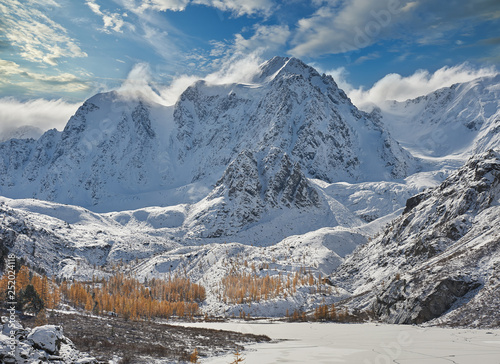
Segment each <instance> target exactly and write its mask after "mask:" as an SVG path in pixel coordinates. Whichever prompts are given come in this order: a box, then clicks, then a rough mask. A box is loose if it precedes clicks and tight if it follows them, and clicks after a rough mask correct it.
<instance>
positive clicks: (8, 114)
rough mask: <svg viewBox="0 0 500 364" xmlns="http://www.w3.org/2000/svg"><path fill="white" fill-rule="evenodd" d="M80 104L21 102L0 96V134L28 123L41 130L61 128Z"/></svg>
mask: <svg viewBox="0 0 500 364" xmlns="http://www.w3.org/2000/svg"><path fill="white" fill-rule="evenodd" d="M80 105H81V104H79V103H76V104H73V103H68V102H65V101H63V100H45V99H35V100H29V101H24V102H23V101H20V100H17V99H15V98H11V97H6V98H0V120H2V122H1V123H0V136H1V134H2V133H5V132H9V131H11V130H14V129H17V128H19V127H22V126H28V125H30V126H35V127H38V128H40V129H42V130H43V131H46V130H49V129H52V128H56V129H58V130H62V129H63V128H64V126H65V125H66V123H67V122H68V120H69V118H70V117H71V115H73V114H74V113H75V112H76V110H77V109H78V107H79V106H80ZM0 139H2V138H1V137H0Z"/></svg>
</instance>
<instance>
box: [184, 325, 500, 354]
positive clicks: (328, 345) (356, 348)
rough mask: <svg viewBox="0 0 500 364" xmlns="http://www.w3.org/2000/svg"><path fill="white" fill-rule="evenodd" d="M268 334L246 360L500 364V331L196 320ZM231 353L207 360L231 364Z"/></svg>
mask: <svg viewBox="0 0 500 364" xmlns="http://www.w3.org/2000/svg"><path fill="white" fill-rule="evenodd" d="M182 325H183V326H196V327H208V328H214V329H222V330H232V331H239V332H244V333H253V334H264V335H267V336H269V337H270V338H271V339H273V340H284V341H277V342H274V343H268V344H257V345H253V346H249V347H247V349H246V350H245V351H244V352H243V356H244V358H245V361H244V363H245V364H266V363H269V364H270V363H325V364H326V363H355V364H357V363H359V364H370V363H373V364H385V363H401V364H417V363H426V364H427V363H428V364H439V363H443V364H444V363H456V364H469V363H470V364H477V363H481V364H500V330H498V329H497V330H469V329H442V328H434V327H433V328H424V327H417V326H397V325H377V324H360V325H354V324H332V323H270V322H268V321H266V322H262V323H244V322H241V323H240V322H229V323H193V324H182ZM232 359H233V357H232V356H231V355H230V356H225V357H217V358H208V359H205V360H203V361H202V362H203V363H209V364H219V363H220V364H227V363H230V362H231V361H232Z"/></svg>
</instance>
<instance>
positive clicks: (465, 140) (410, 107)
mask: <svg viewBox="0 0 500 364" xmlns="http://www.w3.org/2000/svg"><path fill="white" fill-rule="evenodd" d="M499 100H500V75H497V76H495V77H482V78H478V79H476V80H473V81H470V82H465V83H461V84H455V85H452V86H451V87H446V88H442V89H440V90H437V91H435V92H432V93H430V94H428V95H426V96H421V97H418V98H416V99H413V100H407V101H404V102H396V101H392V102H386V103H385V104H384V105H380V106H381V108H382V110H383V111H382V114H383V120H384V123H385V124H386V126H387V128H388V129H389V130H390V132H391V134H392V135H393V136H394V138H395V139H396V140H398V141H399V142H400V143H402V145H404V146H405V147H407V148H408V149H410V150H411V151H413V152H414V153H415V154H416V155H421V156H428V157H446V156H448V155H452V154H455V155H463V158H464V161H465V159H467V158H468V157H470V156H471V155H473V154H477V153H482V152H485V151H487V150H489V149H492V148H498V147H499V146H500V138H499V135H500V133H499V131H500V101H499Z"/></svg>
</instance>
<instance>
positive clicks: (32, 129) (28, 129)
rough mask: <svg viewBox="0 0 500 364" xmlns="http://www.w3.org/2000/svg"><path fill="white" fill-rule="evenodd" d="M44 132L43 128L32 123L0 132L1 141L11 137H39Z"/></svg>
mask: <svg viewBox="0 0 500 364" xmlns="http://www.w3.org/2000/svg"><path fill="white" fill-rule="evenodd" d="M42 134H43V130H42V129H40V128H38V127H36V126H32V125H24V126H20V127H18V128H12V129H7V130H3V131H2V133H0V142H4V141H6V140H10V139H38V138H40V137H41V136H42Z"/></svg>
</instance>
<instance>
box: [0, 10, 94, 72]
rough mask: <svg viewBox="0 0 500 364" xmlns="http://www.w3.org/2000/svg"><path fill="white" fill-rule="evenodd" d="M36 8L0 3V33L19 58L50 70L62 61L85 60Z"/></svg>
mask: <svg viewBox="0 0 500 364" xmlns="http://www.w3.org/2000/svg"><path fill="white" fill-rule="evenodd" d="M49 4H50V3H49ZM38 5H39V6H40V5H43V4H38ZM35 6H36V3H34V2H31V1H30V2H27V3H21V2H20V1H18V0H0V13H2V22H0V31H2V32H3V33H4V34H5V38H6V39H7V40H8V42H9V43H10V44H11V45H13V46H15V47H17V48H19V50H20V53H19V54H20V56H21V57H23V58H24V59H25V60H28V61H31V62H40V63H46V64H48V65H51V66H55V65H57V63H58V60H59V59H60V58H64V57H69V58H74V57H87V54H86V53H85V52H83V51H82V50H81V49H80V47H79V46H78V44H77V43H76V41H75V40H74V39H72V38H71V37H69V36H68V34H67V30H66V29H65V28H64V27H62V26H61V25H60V24H58V23H56V22H54V21H53V20H51V19H50V18H49V17H48V16H46V15H45V14H43V13H42V12H41V11H40V10H38V9H37V8H36V7H35Z"/></svg>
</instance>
